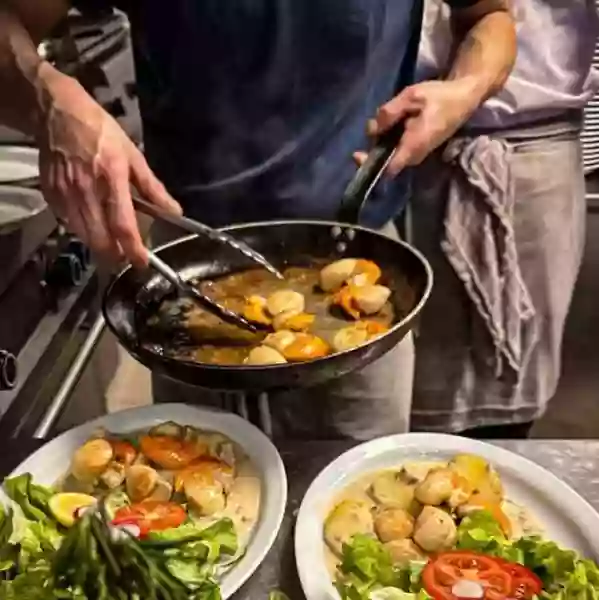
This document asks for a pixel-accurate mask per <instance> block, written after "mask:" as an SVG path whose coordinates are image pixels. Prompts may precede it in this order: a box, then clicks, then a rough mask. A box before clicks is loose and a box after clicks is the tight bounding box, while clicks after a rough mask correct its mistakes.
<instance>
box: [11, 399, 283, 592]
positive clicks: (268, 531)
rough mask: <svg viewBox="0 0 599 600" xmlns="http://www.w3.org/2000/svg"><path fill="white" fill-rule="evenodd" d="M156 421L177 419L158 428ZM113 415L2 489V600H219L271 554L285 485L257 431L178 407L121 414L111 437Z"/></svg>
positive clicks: (53, 445)
mask: <svg viewBox="0 0 599 600" xmlns="http://www.w3.org/2000/svg"><path fill="white" fill-rule="evenodd" d="M168 408H170V410H165V409H168ZM173 408H174V410H173ZM165 413H170V414H173V413H174V414H175V415H178V417H180V420H177V421H172V420H171V421H166V422H160V421H158V419H157V417H159V416H162V415H164V414H165ZM128 416H129V418H127V417H128ZM115 417H116V416H112V417H108V418H106V419H104V420H101V423H94V424H90V425H88V426H85V427H83V428H78V430H73V431H71V432H68V433H67V434H64V435H63V436H61V437H60V438H57V439H56V440H54V441H53V442H50V444H48V445H47V446H46V447H45V448H43V449H42V450H41V451H39V452H38V453H36V455H34V456H32V457H31V458H30V459H28V461H26V462H25V463H24V464H23V465H22V466H21V467H20V468H19V469H18V470H17V472H16V473H14V474H13V475H11V477H9V478H7V479H6V480H5V482H4V485H3V490H4V493H5V495H6V497H7V498H6V500H7V501H6V502H5V506H4V508H3V509H2V510H1V512H0V572H1V573H2V575H3V577H0V597H1V598H13V597H14V598H17V597H19V598H20V597H31V598H35V599H37V598H40V600H41V599H45V598H48V599H50V598H56V597H60V598H66V599H69V598H73V599H77V600H85V599H87V598H89V599H92V598H93V599H95V598H103V597H106V598H120V597H123V598H156V599H158V600H160V599H165V600H166V599H167V598H173V599H175V598H176V599H180V600H204V599H210V600H216V599H218V598H221V597H227V596H229V595H230V594H231V593H232V592H233V591H234V590H235V589H237V587H239V585H241V583H243V581H244V580H245V579H246V578H247V577H248V576H249V575H250V574H251V573H252V572H253V570H254V569H255V568H256V567H257V565H258V564H259V562H260V561H261V559H262V558H263V556H264V555H265V553H266V552H267V551H268V548H269V547H270V544H271V543H272V541H273V539H274V536H275V535H276V532H277V530H278V527H279V525H280V522H281V518H282V514H283V511H284V505H285V500H286V489H285V487H286V486H285V477H284V471H283V469H282V464H281V462H280V458H279V457H278V454H277V453H276V450H274V448H273V447H272V446H271V445H270V442H268V440H266V439H265V438H263V436H262V434H260V433H259V432H258V431H257V430H255V429H254V428H253V427H252V426H251V425H249V424H247V423H245V422H243V421H242V420H241V419H239V418H238V417H235V416H233V415H225V414H219V413H212V412H210V411H202V410H197V409H192V408H191V407H186V406H181V405H172V407H165V406H160V407H150V408H148V409H139V410H135V411H127V412H125V413H121V414H119V415H118V417H119V420H120V421H121V425H120V427H119V428H118V429H116V430H115V429H111V428H110V425H115V424H116V422H117V420H116V419H115ZM184 417H187V419H186V420H184ZM189 417H191V419H190V418H189ZM127 422H129V425H128V426H127V427H126V428H124V427H123V423H127ZM200 422H202V426H199V423H200ZM98 424H99V425H101V428H98V427H97V425H98ZM92 425H95V427H92ZM44 449H46V453H44V452H43V450H44ZM58 456H60V458H62V459H65V458H66V459H67V460H66V461H64V462H63V463H62V469H61V472H59V473H57V472H56V465H57V463H58V462H59V461H58V460H57V458H58ZM44 465H45V466H46V467H48V468H47V471H46V473H45V477H44V476H42V477H39V473H40V471H42V472H43V467H44ZM266 511H270V512H268V513H267V512H266ZM2 579H3V580H2ZM44 594H45V595H44ZM53 594H54V595H53ZM56 594H59V595H58V596H57V595H56Z"/></svg>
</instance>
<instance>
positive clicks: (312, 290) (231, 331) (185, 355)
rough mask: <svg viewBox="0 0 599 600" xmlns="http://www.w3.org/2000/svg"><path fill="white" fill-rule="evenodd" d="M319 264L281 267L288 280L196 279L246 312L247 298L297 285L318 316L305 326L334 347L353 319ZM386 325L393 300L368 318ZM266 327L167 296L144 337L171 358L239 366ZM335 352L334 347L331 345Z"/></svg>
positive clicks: (252, 274) (255, 273)
mask: <svg viewBox="0 0 599 600" xmlns="http://www.w3.org/2000/svg"><path fill="white" fill-rule="evenodd" d="M319 274H320V267H289V268H287V269H285V270H284V271H283V275H284V277H285V279H284V280H279V279H277V278H276V277H275V276H274V275H272V274H271V273H269V272H267V271H265V270H263V269H249V270H246V271H241V272H238V273H233V274H230V275H226V276H224V277H221V278H218V279H215V280H204V281H199V282H198V281H195V282H193V281H192V283H194V284H195V285H196V286H198V287H199V288H200V289H201V290H202V291H203V292H204V293H205V294H207V295H209V296H211V297H212V298H213V299H215V300H217V301H218V302H219V303H221V304H223V305H225V306H226V307H228V308H230V309H231V310H233V311H236V312H239V313H243V311H244V308H246V307H247V298H248V297H250V296H261V297H263V298H268V297H269V296H270V295H271V294H272V293H273V292H276V291H278V290H293V291H294V292H299V293H300V294H302V295H303V297H304V299H305V308H304V311H303V312H304V313H307V314H310V315H313V316H314V320H313V322H312V324H311V325H310V326H309V327H308V328H307V329H306V330H305V331H306V332H307V333H310V334H313V335H316V336H318V337H319V338H321V339H322V340H324V341H325V342H326V343H327V344H328V345H329V346H331V348H332V347H333V337H334V335H335V334H336V333H337V332H338V331H339V330H340V329H341V328H343V327H347V326H349V325H351V324H352V323H356V321H355V320H353V319H351V318H350V317H348V316H346V315H345V314H344V313H343V311H342V310H341V309H339V308H338V307H337V306H334V305H332V294H330V293H328V294H327V293H325V292H323V291H322V290H321V289H320V287H319ZM367 319H368V321H370V322H375V323H378V324H380V325H381V326H383V327H384V328H388V327H390V326H391V325H392V324H393V323H394V321H395V320H396V314H395V311H394V308H393V305H392V303H391V302H390V301H387V302H386V303H385V304H384V306H383V307H382V308H381V309H380V310H379V311H378V312H377V313H376V314H374V315H370V316H368V317H367ZM272 331H273V328H272V327H266V328H264V329H263V330H260V331H258V332H256V333H251V332H248V331H246V330H243V329H240V328H238V327H236V326H234V325H231V324H228V323H225V322H223V321H222V320H221V319H219V318H218V317H216V316H215V315H213V314H211V313H209V312H207V311H205V310H203V309H202V308H201V307H199V306H197V305H196V304H194V303H193V302H192V301H190V300H188V299H181V298H172V297H171V298H167V299H165V300H163V301H162V303H161V304H160V305H159V307H158V310H157V311H156V312H155V313H154V314H152V316H150V317H149V319H147V322H146V326H145V331H144V332H143V339H144V340H146V345H147V346H148V347H149V346H153V347H154V348H155V347H156V344H158V345H159V346H160V347H161V351H162V352H163V353H164V354H165V355H167V356H170V357H173V358H182V359H185V360H192V361H195V362H200V363H207V364H220V365H240V364H243V362H244V361H245V360H246V358H247V357H248V354H249V353H250V351H251V350H252V349H254V348H256V347H258V346H260V345H261V343H262V341H263V340H264V339H265V337H266V336H267V335H268V334H269V333H272ZM331 352H333V350H331Z"/></svg>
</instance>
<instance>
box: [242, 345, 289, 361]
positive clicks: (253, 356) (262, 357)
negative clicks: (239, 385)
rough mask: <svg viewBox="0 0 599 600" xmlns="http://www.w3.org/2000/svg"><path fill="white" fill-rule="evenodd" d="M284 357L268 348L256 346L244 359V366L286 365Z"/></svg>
mask: <svg viewBox="0 0 599 600" xmlns="http://www.w3.org/2000/svg"><path fill="white" fill-rule="evenodd" d="M286 362H287V360H286V359H285V357H284V356H283V355H282V354H281V353H280V352H278V351H277V350H275V349H274V348H271V347H270V346H258V347H257V348H252V350H250V353H249V354H248V355H247V357H246V359H245V360H244V361H243V363H244V364H245V365H256V366H257V365H280V364H284V363H286Z"/></svg>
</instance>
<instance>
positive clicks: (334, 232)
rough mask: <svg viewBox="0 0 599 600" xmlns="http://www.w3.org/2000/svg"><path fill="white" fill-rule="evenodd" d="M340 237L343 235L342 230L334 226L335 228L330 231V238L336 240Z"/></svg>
mask: <svg viewBox="0 0 599 600" xmlns="http://www.w3.org/2000/svg"><path fill="white" fill-rule="evenodd" d="M342 235H343V230H342V229H341V227H339V226H338V225H335V227H333V228H332V229H331V236H333V238H335V239H337V238H338V237H341V236H342Z"/></svg>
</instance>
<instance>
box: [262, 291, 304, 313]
mask: <svg viewBox="0 0 599 600" xmlns="http://www.w3.org/2000/svg"><path fill="white" fill-rule="evenodd" d="M305 306H306V301H305V299H304V295H303V294H300V293H299V292H296V291H294V290H278V291H276V292H273V293H272V294H271V295H270V296H269V297H268V298H267V299H266V310H268V312H269V314H270V315H272V316H273V317H276V316H277V315H280V314H281V313H284V312H287V313H289V312H293V313H295V314H299V313H302V312H304V308H305Z"/></svg>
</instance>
